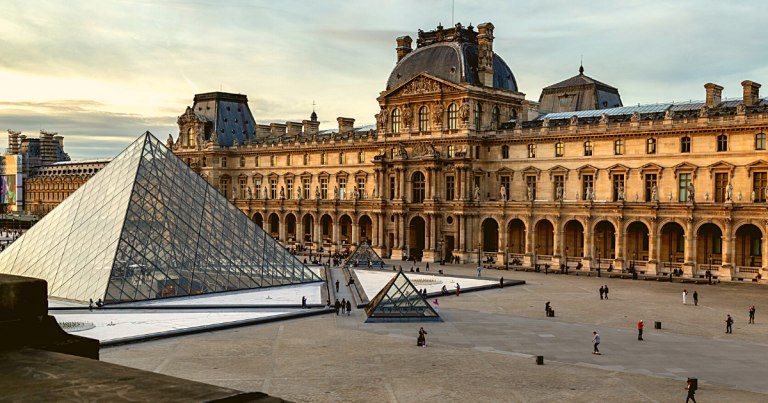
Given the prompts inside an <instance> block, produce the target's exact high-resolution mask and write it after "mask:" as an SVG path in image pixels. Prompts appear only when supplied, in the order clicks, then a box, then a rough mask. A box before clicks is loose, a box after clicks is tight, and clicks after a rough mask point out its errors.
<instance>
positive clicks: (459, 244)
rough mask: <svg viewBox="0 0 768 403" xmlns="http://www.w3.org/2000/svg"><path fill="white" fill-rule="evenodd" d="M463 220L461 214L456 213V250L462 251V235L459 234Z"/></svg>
mask: <svg viewBox="0 0 768 403" xmlns="http://www.w3.org/2000/svg"><path fill="white" fill-rule="evenodd" d="M463 220H464V218H463V216H462V215H460V214H457V215H456V248H457V252H463V251H464V237H463V236H462V235H461V230H462V228H463V225H462V221H463Z"/></svg>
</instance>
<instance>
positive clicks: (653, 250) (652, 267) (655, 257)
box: [645, 218, 660, 275]
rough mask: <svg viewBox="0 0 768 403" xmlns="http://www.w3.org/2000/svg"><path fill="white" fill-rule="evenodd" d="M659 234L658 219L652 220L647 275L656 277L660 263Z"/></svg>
mask: <svg viewBox="0 0 768 403" xmlns="http://www.w3.org/2000/svg"><path fill="white" fill-rule="evenodd" d="M659 236H660V235H659V234H658V233H657V225H656V219H655V218H652V219H651V226H650V228H648V265H647V266H646V272H645V274H649V275H655V274H656V268H657V266H658V263H659V249H658V248H659V239H658V237H659Z"/></svg>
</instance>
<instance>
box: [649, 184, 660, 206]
mask: <svg viewBox="0 0 768 403" xmlns="http://www.w3.org/2000/svg"><path fill="white" fill-rule="evenodd" d="M651 201H654V202H655V201H659V188H657V187H656V185H653V187H652V188H651Z"/></svg>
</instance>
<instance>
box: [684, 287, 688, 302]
mask: <svg viewBox="0 0 768 403" xmlns="http://www.w3.org/2000/svg"><path fill="white" fill-rule="evenodd" d="M687 297H688V290H685V289H684V290H683V305H685V300H686V298H687Z"/></svg>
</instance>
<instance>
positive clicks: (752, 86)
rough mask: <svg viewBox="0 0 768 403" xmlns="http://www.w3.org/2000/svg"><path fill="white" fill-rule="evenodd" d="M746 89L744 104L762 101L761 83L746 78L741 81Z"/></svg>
mask: <svg viewBox="0 0 768 403" xmlns="http://www.w3.org/2000/svg"><path fill="white" fill-rule="evenodd" d="M741 88H743V89H744V106H753V105H756V104H757V103H758V102H760V84H758V83H756V82H754V81H749V80H745V81H742V82H741Z"/></svg>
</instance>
